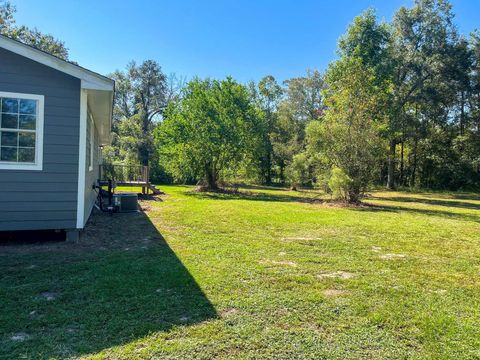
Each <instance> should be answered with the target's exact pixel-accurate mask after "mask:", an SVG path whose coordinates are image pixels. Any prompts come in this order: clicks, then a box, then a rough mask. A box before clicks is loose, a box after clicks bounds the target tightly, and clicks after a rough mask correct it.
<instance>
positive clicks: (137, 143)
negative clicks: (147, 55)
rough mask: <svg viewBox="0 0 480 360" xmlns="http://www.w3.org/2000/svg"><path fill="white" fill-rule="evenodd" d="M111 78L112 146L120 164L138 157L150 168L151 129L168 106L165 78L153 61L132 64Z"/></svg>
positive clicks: (151, 151) (151, 149)
mask: <svg viewBox="0 0 480 360" xmlns="http://www.w3.org/2000/svg"><path fill="white" fill-rule="evenodd" d="M110 76H111V77H112V78H113V79H114V80H115V82H116V91H115V107H114V132H115V133H116V134H117V137H116V140H117V141H116V142H115V143H114V145H115V147H116V148H117V149H118V154H119V156H120V158H121V159H122V161H125V160H126V159H127V158H128V159H133V158H137V161H139V162H140V163H141V164H143V165H149V160H150V157H151V156H152V153H153V150H154V149H153V130H154V128H155V127H156V125H157V124H158V122H159V121H160V120H161V119H162V114H163V111H164V110H165V108H166V106H167V99H168V87H167V77H166V76H165V74H164V73H163V72H162V69H161V67H160V65H159V64H158V63H157V62H156V61H154V60H145V61H144V62H143V63H141V64H140V65H137V64H136V63H135V62H131V63H130V64H128V66H127V69H126V71H125V72H123V71H118V70H117V71H115V72H114V73H113V74H112V75H110ZM134 129H135V131H133V130H134ZM138 129H139V130H140V132H138V131H137V130H138ZM130 130H132V132H129V131H130ZM124 138H127V139H129V141H125V139H124ZM130 140H131V141H130ZM126 144H128V146H125V145H126Z"/></svg>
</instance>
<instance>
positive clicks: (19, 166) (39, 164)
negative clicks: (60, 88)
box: [0, 91, 45, 171]
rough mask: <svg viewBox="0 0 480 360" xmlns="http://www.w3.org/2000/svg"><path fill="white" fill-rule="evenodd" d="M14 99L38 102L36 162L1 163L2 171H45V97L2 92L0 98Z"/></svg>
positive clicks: (0, 168)
mask: <svg viewBox="0 0 480 360" xmlns="http://www.w3.org/2000/svg"><path fill="white" fill-rule="evenodd" d="M2 97H3V98H14V99H25V100H36V101H37V104H38V106H37V119H36V123H35V162H33V163H22V162H13V161H1V160H0V170H36V171H41V170H43V117H44V104H45V97H44V96H43V95H35V94H23V93H13V92H3V91H0V98H2Z"/></svg>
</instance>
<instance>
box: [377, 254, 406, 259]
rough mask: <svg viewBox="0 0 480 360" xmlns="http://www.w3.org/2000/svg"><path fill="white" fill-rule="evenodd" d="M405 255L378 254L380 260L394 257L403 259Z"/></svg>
mask: <svg viewBox="0 0 480 360" xmlns="http://www.w3.org/2000/svg"><path fill="white" fill-rule="evenodd" d="M406 257H407V255H405V254H384V255H380V259H382V260H396V259H405V258H406Z"/></svg>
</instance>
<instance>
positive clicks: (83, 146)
mask: <svg viewBox="0 0 480 360" xmlns="http://www.w3.org/2000/svg"><path fill="white" fill-rule="evenodd" d="M87 116H88V94H87V91H86V90H83V89H82V90H80V129H79V137H80V138H79V144H78V188H77V229H83V227H84V225H85V170H86V169H85V168H86V165H87V121H88V118H87Z"/></svg>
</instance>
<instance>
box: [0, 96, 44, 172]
mask: <svg viewBox="0 0 480 360" xmlns="http://www.w3.org/2000/svg"><path fill="white" fill-rule="evenodd" d="M43 102H44V98H43V96H41V95H27V94H16V93H6V92H0V169H13V170H28V169H29V170H41V169H42V157H43Z"/></svg>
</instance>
